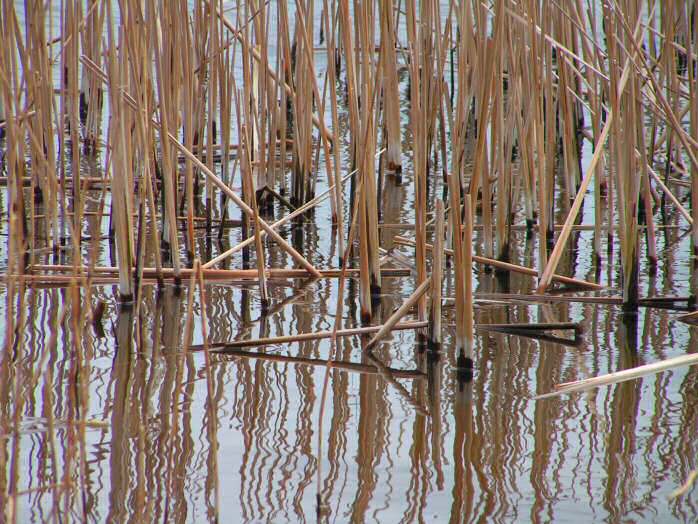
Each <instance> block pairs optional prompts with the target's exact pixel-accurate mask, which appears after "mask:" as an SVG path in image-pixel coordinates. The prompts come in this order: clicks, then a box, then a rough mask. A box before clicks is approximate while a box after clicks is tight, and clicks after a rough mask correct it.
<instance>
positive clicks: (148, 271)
mask: <svg viewBox="0 0 698 524" xmlns="http://www.w3.org/2000/svg"><path fill="white" fill-rule="evenodd" d="M32 269H33V270H35V271H56V272H60V273H71V272H76V273H77V274H80V273H87V272H88V271H92V272H93V273H94V274H95V275H111V274H113V275H118V273H119V268H118V267H109V266H99V267H94V268H92V269H90V268H89V267H86V266H79V267H77V268H76V267H75V266H67V265H40V264H35V265H34V266H32ZM191 271H192V270H191V269H189V268H184V269H182V270H181V272H180V274H181V275H182V276H188V275H189V274H190V273H191ZM202 271H204V275H205V276H206V278H208V279H223V280H226V279H248V278H249V279H255V278H256V277H257V274H258V271H257V269H203V268H202ZM359 273H360V270H358V269H348V270H347V271H346V272H345V274H348V275H349V276H351V277H358V276H359ZM158 274H159V272H158V270H157V268H153V267H145V268H143V275H144V276H145V277H147V278H151V277H152V278H155V277H157V276H158ZM161 274H162V276H163V277H164V278H174V277H175V273H174V269H172V268H163V269H162V271H161ZM381 274H382V275H383V276H384V277H405V276H409V275H410V272H409V270H406V269H401V268H382V269H381ZM266 275H267V276H268V278H340V276H341V275H342V269H321V270H318V272H317V274H316V273H313V272H311V271H308V270H307V269H267V270H266ZM57 276H59V275H26V276H24V277H23V278H30V277H36V278H39V279H41V278H46V279H47V280H48V279H50V278H52V277H57ZM66 278H72V276H66Z"/></svg>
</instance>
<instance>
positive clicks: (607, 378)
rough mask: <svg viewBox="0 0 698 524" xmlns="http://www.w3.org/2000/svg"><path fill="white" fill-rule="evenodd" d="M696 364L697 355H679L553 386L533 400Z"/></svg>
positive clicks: (697, 361)
mask: <svg viewBox="0 0 698 524" xmlns="http://www.w3.org/2000/svg"><path fill="white" fill-rule="evenodd" d="M696 364H698V355H695V354H692V355H681V356H680V357H674V358H668V359H666V360H662V361H659V362H653V363H651V364H645V365H643V366H637V367H634V368H630V369H625V370H623V371H616V372H615V373H608V374H606V375H601V376H598V377H592V378H588V379H584V380H577V381H575V382H566V383H564V384H558V385H557V386H555V391H551V392H550V393H544V394H542V395H537V396H536V397H534V400H541V399H545V398H550V397H557V396H559V395H564V394H566V393H577V392H580V391H587V390H589V389H594V388H598V387H602V386H609V385H611V384H618V383H619V382H626V381H628V380H634V379H637V378H641V377H645V376H647V375H654V374H656V373H661V372H663V371H667V370H670V369H675V368H679V367H685V366H693V365H696Z"/></svg>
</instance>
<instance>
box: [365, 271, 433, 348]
mask: <svg viewBox="0 0 698 524" xmlns="http://www.w3.org/2000/svg"><path fill="white" fill-rule="evenodd" d="M430 286H431V277H428V278H427V279H426V280H425V281H424V282H422V283H421V284H420V286H419V287H418V288H417V289H415V290H414V292H413V293H412V294H411V295H410V296H409V297H408V298H407V300H405V301H404V302H403V303H402V305H401V306H400V307H399V308H397V310H396V311H395V312H394V313H393V314H392V315H390V317H389V318H388V320H386V321H385V323H384V324H383V325H382V326H381V328H380V329H379V330H378V332H377V333H376V334H375V335H373V338H371V340H370V341H369V342H368V344H366V347H365V348H364V350H365V351H367V352H370V351H372V350H373V349H374V348H375V347H376V345H377V344H378V342H380V341H381V340H382V339H383V338H385V337H386V336H387V335H388V333H390V331H392V329H393V328H394V327H395V326H396V325H397V323H398V322H399V321H400V319H401V318H402V317H404V316H405V315H406V314H407V313H408V312H409V311H410V310H411V309H412V308H413V307H414V306H415V304H417V303H418V302H419V300H420V299H421V298H422V295H424V293H426V292H427V290H428V289H429V287H430Z"/></svg>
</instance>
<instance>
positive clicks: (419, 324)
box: [189, 320, 428, 353]
mask: <svg viewBox="0 0 698 524" xmlns="http://www.w3.org/2000/svg"><path fill="white" fill-rule="evenodd" d="M427 324H428V323H427V322H426V321H423V320H411V321H405V322H398V323H397V324H395V325H394V326H393V327H392V329H393V330H407V329H421V328H423V327H426V326H427ZM382 328H383V326H382V325H380V326H364V327H359V328H350V329H339V330H337V332H336V333H335V332H334V331H333V330H330V331H316V332H314V333H298V334H297V335H284V336H280V337H267V338H258V339H253V340H236V341H233V342H221V343H217V342H212V343H210V344H209V346H208V347H209V349H216V350H219V352H221V353H225V352H226V351H225V350H226V349H229V348H241V347H250V346H272V345H277V344H289V343H292V342H304V341H307V340H321V339H325V338H330V337H332V336H336V337H349V336H355V335H365V334H367V333H375V332H376V331H379V330H381V329H382ZM333 334H334V335H333ZM189 349H191V350H197V349H205V348H199V347H197V346H192V347H190V348H189Z"/></svg>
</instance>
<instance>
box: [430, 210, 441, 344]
mask: <svg viewBox="0 0 698 524" xmlns="http://www.w3.org/2000/svg"><path fill="white" fill-rule="evenodd" d="M443 244H444V203H443V201H442V200H437V201H436V228H435V230H434V249H433V250H432V259H431V264H432V267H431V302H430V308H429V343H430V345H431V347H432V349H435V350H438V349H439V348H440V346H441V287H442V285H443V282H442V280H443V258H444V245H443Z"/></svg>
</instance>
